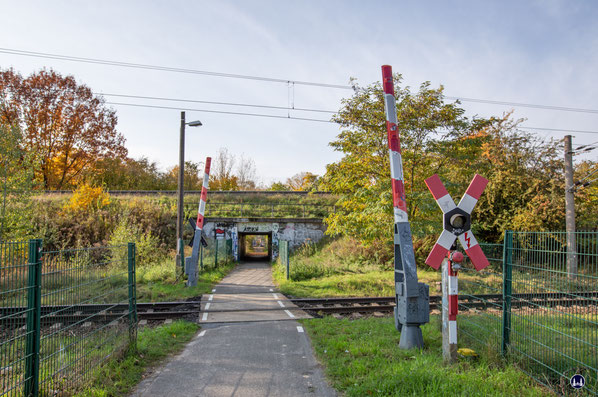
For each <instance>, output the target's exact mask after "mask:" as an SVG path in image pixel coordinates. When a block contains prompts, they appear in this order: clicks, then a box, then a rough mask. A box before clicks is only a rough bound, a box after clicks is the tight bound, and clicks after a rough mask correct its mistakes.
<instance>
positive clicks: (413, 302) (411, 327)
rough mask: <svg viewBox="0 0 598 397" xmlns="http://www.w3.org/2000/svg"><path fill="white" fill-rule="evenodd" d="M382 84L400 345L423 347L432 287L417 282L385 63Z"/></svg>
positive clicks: (392, 98) (388, 70)
mask: <svg viewBox="0 0 598 397" xmlns="http://www.w3.org/2000/svg"><path fill="white" fill-rule="evenodd" d="M382 86H383V89H384V104H385V106H384V107H385V110H386V133H387V138H388V156H389V158H390V177H391V183H392V202H393V214H394V265H395V297H396V303H397V304H396V306H395V312H394V314H395V327H396V328H397V330H398V331H400V332H401V339H400V341H399V347H400V348H401V349H412V348H414V347H417V348H422V347H423V346H424V341H423V336H422V332H421V329H420V325H421V324H425V323H427V322H428V321H429V319H430V304H429V288H428V285H427V284H424V283H418V281H417V267H416V264H415V254H414V252H413V241H412V238H411V226H410V225H409V219H408V216H407V201H406V198H405V185H404V182H403V160H402V158H401V142H400V140H399V131H398V126H397V123H398V119H397V107H396V101H395V90H394V80H393V77H392V68H391V67H390V66H389V65H384V66H382Z"/></svg>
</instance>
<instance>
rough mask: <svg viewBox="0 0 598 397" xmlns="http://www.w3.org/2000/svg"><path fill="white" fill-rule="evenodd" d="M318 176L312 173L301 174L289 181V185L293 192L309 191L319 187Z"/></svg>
mask: <svg viewBox="0 0 598 397" xmlns="http://www.w3.org/2000/svg"><path fill="white" fill-rule="evenodd" d="M317 182H318V176H317V175H316V174H312V173H311V172H300V173H298V174H295V175H293V176H292V177H290V178H288V179H287V185H288V186H289V187H290V188H291V190H295V191H309V190H313V189H315V188H316V187H317Z"/></svg>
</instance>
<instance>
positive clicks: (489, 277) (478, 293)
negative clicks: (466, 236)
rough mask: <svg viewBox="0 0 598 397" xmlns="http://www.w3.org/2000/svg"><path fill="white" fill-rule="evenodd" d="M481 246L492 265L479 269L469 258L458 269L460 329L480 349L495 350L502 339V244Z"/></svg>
mask: <svg viewBox="0 0 598 397" xmlns="http://www.w3.org/2000/svg"><path fill="white" fill-rule="evenodd" d="M480 246H481V248H482V250H483V251H484V253H485V254H486V257H487V258H488V261H489V262H490V266H488V267H487V268H486V269H483V270H482V271H479V272H478V271H476V270H475V269H474V268H473V266H472V265H470V264H469V259H466V260H465V264H464V266H463V267H462V268H461V270H460V271H459V320H458V322H459V333H460V335H463V336H464V337H465V341H467V342H468V343H470V344H473V345H475V347H476V348H477V349H482V350H483V351H484V352H485V353H487V354H488V353H492V354H494V352H496V351H499V350H500V346H501V343H502V340H501V338H502V333H501V327H502V296H501V294H502V261H503V260H502V256H503V244H484V243H480ZM497 296H499V297H500V298H498V299H497Z"/></svg>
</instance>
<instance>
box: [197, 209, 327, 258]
mask: <svg viewBox="0 0 598 397" xmlns="http://www.w3.org/2000/svg"><path fill="white" fill-rule="evenodd" d="M216 229H221V230H224V231H225V236H226V239H227V240H233V251H235V246H236V247H237V249H236V253H237V256H236V259H238V252H239V250H238V244H239V236H240V235H242V234H246V235H250V234H267V235H268V236H270V238H271V242H272V244H271V245H272V252H271V257H272V260H274V259H276V258H277V257H278V243H279V241H280V240H287V241H289V245H290V247H291V249H295V248H297V247H299V246H301V245H302V244H303V243H305V242H306V241H309V242H318V241H320V240H321V239H322V237H324V232H325V231H326V224H324V222H322V220H321V219H302V218H206V220H205V222H204V232H205V233H206V235H207V236H208V237H209V238H214V237H215V232H216Z"/></svg>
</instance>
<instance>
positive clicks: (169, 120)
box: [0, 0, 598, 183]
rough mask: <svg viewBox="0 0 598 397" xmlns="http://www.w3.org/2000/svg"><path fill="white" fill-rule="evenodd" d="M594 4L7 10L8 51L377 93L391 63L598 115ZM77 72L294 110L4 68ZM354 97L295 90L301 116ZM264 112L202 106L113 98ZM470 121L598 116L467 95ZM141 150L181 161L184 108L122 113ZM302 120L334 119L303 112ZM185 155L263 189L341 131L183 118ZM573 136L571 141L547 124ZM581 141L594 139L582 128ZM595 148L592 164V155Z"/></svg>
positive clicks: (229, 89) (270, 90)
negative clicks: (227, 160) (251, 173)
mask: <svg viewBox="0 0 598 397" xmlns="http://www.w3.org/2000/svg"><path fill="white" fill-rule="evenodd" d="M597 20H598V3H596V2H595V1H593V0H586V1H581V0H580V1H557V0H542V1H540V0H538V1H473V0H471V1H426V2H422V1H305V0H304V1H294V2H290V1H281V0H278V1H168V2H166V1H162V2H158V1H127V2H124V1H102V2H86V3H84V2H75V1H59V0H56V1H53V2H42V1H20V2H17V1H3V2H2V13H1V15H0V47H1V48H12V49H19V50H28V51H37V52H46V53H55V54H64V55H72V56H79V57H89V58H98V59H108V60H116V61H123V62H133V63H143V64H153V65H163V66H171V67H179V68H189V69H199V70H207V71H215V72H225V73H235V74H246V75H258V76H265V77H276V78H281V79H285V80H304V81H315V82H323V83H332V84H347V83H348V81H349V78H350V77H355V78H357V79H358V83H360V84H361V85H367V84H369V83H371V82H373V81H376V80H379V79H380V66H381V65H383V64H390V65H392V66H393V69H394V71H396V72H400V73H402V74H403V76H404V78H405V83H406V84H407V85H410V86H412V87H417V86H419V84H420V83H421V82H423V81H426V80H430V81H431V82H432V84H433V85H434V86H437V85H439V84H443V85H444V86H445V89H446V91H445V93H446V95H449V96H460V97H466V98H480V99H491V100H500V101H510V102H523V103H537V104H546V105H557V106H567V107H578V108H585V109H598V92H597V90H596V87H597V86H598V84H597V77H596V76H597V74H596V70H597V66H598V24H597V23H596V21H597ZM44 66H46V67H52V68H54V69H55V70H57V71H59V72H61V73H63V74H72V75H74V76H75V77H76V78H77V79H78V81H80V82H83V83H85V84H87V85H89V86H90V87H92V89H93V90H94V91H96V92H103V93H113V94H132V95H145V96H159V97H169V98H186V99H194V100H207V101H223V102H242V103H255V104H266V105H275V106H287V105H288V104H289V88H288V86H287V85H286V84H280V83H271V82H256V81H249V80H239V79H227V78H217V77H208V76H200V75H192V74H181V73H171V72H158V71H148V70H139V69H127V68H120V67H114V66H103V65H91V64H84V63H74V62H68V61H58V60H48V59H42V58H29V57H23V56H17V55H8V54H2V53H0V67H2V68H6V67H14V68H15V69H16V70H17V71H19V72H21V73H22V74H29V73H31V72H32V71H35V70H39V69H40V68H41V67H44ZM350 94H351V91H349V90H339V89H330V88H318V87H306V86H298V85H296V86H295V88H294V105H295V106H296V107H304V108H316V109H331V110H337V109H338V108H339V106H340V100H341V99H342V98H343V97H347V96H349V95H350ZM107 99H108V100H109V101H115V102H116V101H118V102H134V103H147V104H156V105H165V106H172V107H188V108H201V109H212V110H231V111H245V112H259V113H267V114H275V115H283V116H286V115H287V112H286V111H272V110H254V109H253V110H252V109H247V108H235V107H223V106H214V105H205V104H186V105H183V104H180V103H176V102H156V101H143V100H140V99H128V100H127V99H122V98H120V99H117V98H111V97H107ZM462 106H463V107H464V108H465V109H466V110H467V113H468V115H470V116H471V115H474V114H478V115H480V116H491V115H501V114H502V113H503V112H505V111H509V110H511V109H514V110H515V113H514V117H518V118H519V117H521V118H527V121H526V122H525V123H524V124H525V125H527V126H532V127H549V128H557V129H573V130H590V131H596V130H598V123H597V121H598V114H595V113H594V114H588V113H573V112H560V111H546V110H538V109H529V108H517V107H515V108H514V107H512V106H498V105H482V104H475V103H470V102H464V103H463V105H462ZM114 108H115V109H116V110H117V114H118V117H119V126H118V129H119V131H120V132H121V133H123V134H124V136H125V137H126V139H127V147H128V149H129V153H130V155H131V156H133V157H140V156H146V157H148V158H150V159H151V160H155V161H158V163H159V164H160V166H161V167H163V168H166V167H169V166H172V165H174V164H175V163H176V162H177V161H178V130H179V111H178V110H158V109H145V108H132V107H126V106H120V105H119V106H116V105H114ZM292 115H295V116H298V117H312V118H327V117H329V116H328V115H327V114H317V113H300V112H296V111H295V112H293V113H292ZM187 119H188V120H195V119H200V120H201V121H202V122H203V124H204V126H203V127H200V128H193V129H188V133H187V154H186V157H187V159H188V160H192V161H202V160H203V159H204V158H205V157H206V156H207V155H212V156H213V155H216V153H217V151H218V148H220V147H227V148H228V149H229V150H230V151H231V152H232V153H233V154H237V155H241V154H244V155H245V156H248V157H251V158H253V159H254V160H255V162H256V166H257V171H258V174H259V175H260V176H261V181H262V182H263V183H270V182H271V181H273V180H284V179H286V178H287V177H289V176H291V175H293V174H295V173H297V172H301V171H310V172H314V173H317V174H322V173H323V172H324V167H325V165H326V164H327V163H330V162H333V161H335V160H337V159H338V158H339V157H340V155H339V154H338V153H335V152H333V151H332V150H331V148H330V147H328V142H330V141H331V140H332V139H334V137H335V136H336V135H337V134H338V132H339V129H338V127H337V126H336V125H335V124H330V123H315V122H308V121H297V120H285V119H265V118H257V117H243V116H233V115H221V114H211V113H203V112H195V111H187ZM535 133H537V134H538V135H539V136H541V137H547V138H549V137H554V138H557V139H560V138H562V137H563V136H564V135H565V134H566V133H564V132H550V131H536V132H535ZM572 135H573V136H574V139H573V141H574V144H586V143H592V142H595V141H598V134H582V133H572ZM595 152H596V151H594V152H591V153H589V154H588V155H586V158H593V159H595V158H596V154H595Z"/></svg>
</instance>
